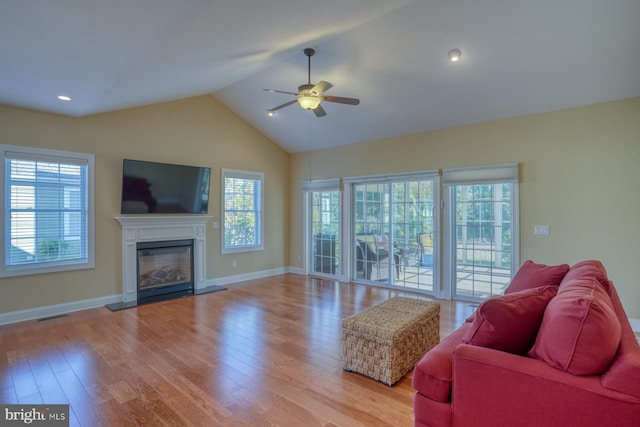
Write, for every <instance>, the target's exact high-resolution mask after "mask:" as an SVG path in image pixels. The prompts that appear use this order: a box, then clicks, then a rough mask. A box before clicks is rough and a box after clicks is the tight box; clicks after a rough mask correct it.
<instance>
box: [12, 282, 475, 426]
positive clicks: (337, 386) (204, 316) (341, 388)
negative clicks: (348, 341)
mask: <svg viewBox="0 0 640 427" xmlns="http://www.w3.org/2000/svg"><path fill="white" fill-rule="evenodd" d="M403 295H404V296H414V297H417V298H422V299H429V298H427V297H425V296H424V295H420V294H415V293H411V292H404V291H396V290H390V289H385V288H376V287H370V286H365V285H357V284H353V283H338V282H335V281H331V280H321V279H315V278H310V277H305V276H300V275H294V274H285V275H280V276H274V277H270V278H267V279H259V280H252V281H247V282H242V283H237V284H233V285H231V286H229V289H228V290H226V291H221V292H216V293H211V294H204V295H198V296H194V297H187V298H182V299H177V300H172V301H165V302H161V303H155V304H149V305H145V306H141V307H137V308H131V309H127V310H122V311H116V312H111V311H109V310H108V309H107V308H104V307H102V308H96V309H91V310H85V311H80V312H76V313H71V314H69V315H67V316H64V317H59V318H54V319H49V320H42V321H28V322H21V323H16V324H12V325H5V326H1V327H0V402H1V403H47V404H54V403H69V404H70V425H72V426H77V425H80V426H127V425H129V426H138V425H148V426H162V425H172V426H217V425H220V426H274V425H275V426H302V425H304V426H327V427H328V426H393V427H398V426H412V425H413V410H412V403H413V394H414V390H413V388H412V387H411V373H409V374H407V375H406V376H405V377H404V378H403V379H402V380H400V381H399V382H398V383H396V384H395V385H394V386H392V387H388V386H386V385H384V384H382V383H379V382H377V381H374V380H372V379H369V378H367V377H364V376H361V375H359V374H355V373H351V372H344V371H343V370H342V368H341V358H340V357H341V354H340V322H341V319H342V318H343V317H346V316H348V315H351V314H354V313H357V312H359V311H362V310H364V309H366V308H368V307H371V306H373V305H375V304H377V303H380V302H382V301H384V300H386V299H388V298H390V297H393V296H403ZM440 303H441V320H440V325H441V331H440V333H441V337H444V336H446V335H447V334H449V333H450V332H451V331H453V330H454V329H455V328H456V327H458V326H459V325H460V324H461V323H462V322H464V319H465V318H466V317H467V316H469V315H470V314H471V312H472V311H473V308H472V307H471V306H470V305H469V304H467V303H462V302H455V301H440Z"/></svg>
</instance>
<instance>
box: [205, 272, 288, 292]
mask: <svg viewBox="0 0 640 427" xmlns="http://www.w3.org/2000/svg"><path fill="white" fill-rule="evenodd" d="M285 273H289V268H286V267H283V268H274V269H273V270H263V271H255V272H253V273H245V274H236V275H234V276H226V277H218V278H216V279H208V280H205V283H206V287H208V286H211V285H216V286H225V285H230V284H232V283H237V282H244V281H245V280H255V279H263V278H265V277H270V276H277V275H279V274H285Z"/></svg>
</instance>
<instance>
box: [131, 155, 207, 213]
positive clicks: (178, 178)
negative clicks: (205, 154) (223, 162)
mask: <svg viewBox="0 0 640 427" xmlns="http://www.w3.org/2000/svg"><path fill="white" fill-rule="evenodd" d="M210 179H211V168H207V167H198V166H186V165H177V164H169V163H156V162H147V161H142V160H130V159H124V160H123V162H122V203H121V205H120V212H121V213H122V214H206V213H207V212H208V210H209V185H210Z"/></svg>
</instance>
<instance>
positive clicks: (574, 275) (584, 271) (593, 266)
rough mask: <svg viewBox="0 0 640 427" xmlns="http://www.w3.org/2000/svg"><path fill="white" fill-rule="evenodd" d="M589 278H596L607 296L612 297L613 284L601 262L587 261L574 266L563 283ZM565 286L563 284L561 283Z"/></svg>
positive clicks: (561, 284)
mask: <svg viewBox="0 0 640 427" xmlns="http://www.w3.org/2000/svg"><path fill="white" fill-rule="evenodd" d="M587 277H591V278H594V279H596V280H597V281H598V283H600V285H602V287H603V288H604V290H605V291H607V294H609V295H611V289H612V288H613V283H611V281H610V280H609V278H608V277H607V270H605V269H604V265H602V263H601V262H600V261H596V260H587V261H582V262H579V263H577V264H574V265H573V267H571V270H569V272H568V273H567V274H566V275H565V276H564V279H562V282H568V281H570V280H573V279H584V278H587ZM560 286H561V287H562V286H563V283H560Z"/></svg>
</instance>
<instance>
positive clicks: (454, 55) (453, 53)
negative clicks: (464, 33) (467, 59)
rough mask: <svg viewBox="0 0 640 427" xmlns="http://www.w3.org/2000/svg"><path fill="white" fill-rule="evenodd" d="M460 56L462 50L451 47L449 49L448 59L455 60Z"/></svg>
mask: <svg viewBox="0 0 640 427" xmlns="http://www.w3.org/2000/svg"><path fill="white" fill-rule="evenodd" d="M461 56H462V52H460V50H459V49H451V50H450V51H449V59H450V60H451V62H457V61H458V60H459V59H460V57H461Z"/></svg>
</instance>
